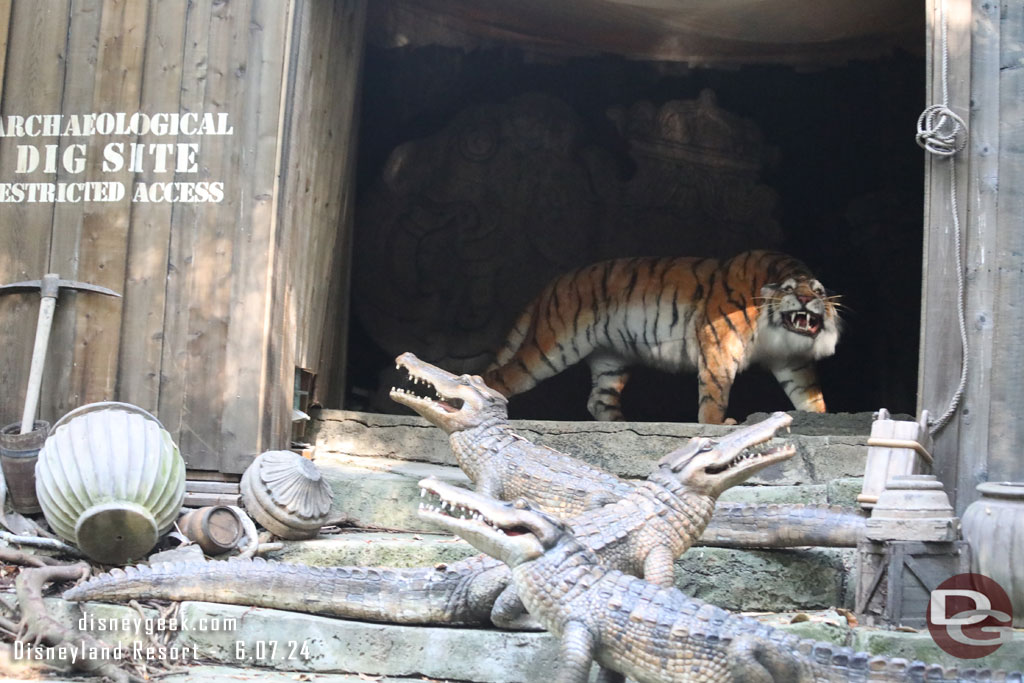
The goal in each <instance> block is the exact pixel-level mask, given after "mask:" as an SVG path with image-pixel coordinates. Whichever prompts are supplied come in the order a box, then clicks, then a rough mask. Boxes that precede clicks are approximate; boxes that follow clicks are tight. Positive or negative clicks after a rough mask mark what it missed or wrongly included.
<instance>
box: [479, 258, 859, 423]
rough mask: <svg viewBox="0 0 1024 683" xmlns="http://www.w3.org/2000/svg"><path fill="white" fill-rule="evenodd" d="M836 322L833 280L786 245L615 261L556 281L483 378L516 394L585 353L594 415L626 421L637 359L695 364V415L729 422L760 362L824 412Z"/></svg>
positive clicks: (789, 390)
mask: <svg viewBox="0 0 1024 683" xmlns="http://www.w3.org/2000/svg"><path fill="white" fill-rule="evenodd" d="M839 328H840V320H839V316H838V314H837V312H836V305H835V304H834V302H833V300H832V298H830V297H828V296H826V294H825V288H824V287H822V285H821V283H820V282H818V281H817V280H816V279H814V276H813V275H812V274H811V273H810V271H809V270H808V269H807V267H806V266H804V265H803V264H802V263H801V262H800V261H798V260H796V259H795V258H793V257H791V256H787V255H786V254H781V253H778V252H771V251H747V252H743V253H741V254H739V255H737V256H735V257H733V258H731V259H728V260H726V261H719V260H715V259H707V258H625V259H617V260H612V261H604V262H601V263H595V264H593V265H590V266H586V267H584V268H580V269H577V270H574V271H570V272H568V273H565V274H564V275H562V276H560V277H558V278H556V279H555V280H554V281H552V282H551V283H549V284H548V285H547V287H545V288H544V290H543V291H542V292H541V293H540V295H539V296H537V298H535V299H534V300H533V301H532V302H531V303H530V304H529V305H528V306H527V307H526V310H525V311H524V312H523V313H522V314H521V315H520V317H519V319H518V320H517V321H516V324H515V326H514V327H513V328H512V330H511V331H510V332H509V334H508V338H507V339H506V341H505V343H504V346H503V347H502V348H501V349H500V350H499V351H498V353H497V355H496V359H495V362H494V363H493V364H492V365H491V366H490V367H489V368H488V370H487V371H486V372H485V373H484V379H485V380H486V382H487V383H488V384H489V385H490V386H492V387H493V388H495V389H497V390H498V391H500V392H502V393H503V394H505V396H513V395H515V394H519V393H522V392H524V391H526V390H528V389H530V388H532V387H533V386H534V385H536V384H537V383H538V382H540V381H541V380H543V379H546V378H548V377H551V376H552V375H555V374H557V373H559V372H561V371H562V370H564V369H565V368H567V367H569V366H571V365H573V364H575V363H577V362H579V361H581V360H584V359H586V361H587V363H588V364H589V365H590V372H591V378H592V385H593V387H592V389H591V392H590V399H589V400H588V402H587V408H588V409H589V410H590V413H591V415H593V416H594V417H595V418H596V419H598V420H621V419H622V410H621V408H620V397H621V393H622V388H623V386H625V384H626V381H627V379H628V378H629V373H628V368H629V366H630V365H635V364H643V365H648V366H651V367H654V368H658V369H661V370H667V371H671V372H680V371H684V370H696V371H697V380H698V394H699V401H700V403H699V407H698V414H697V417H698V419H699V420H700V421H701V422H704V423H721V422H723V421H724V420H725V411H726V408H727V407H728V405H729V390H730V389H731V388H732V384H733V380H734V379H735V378H736V374H737V373H738V372H740V371H741V370H743V369H745V368H746V367H747V366H749V365H750V364H752V363H756V364H759V365H762V366H764V367H766V368H768V369H769V370H770V371H771V372H772V373H774V375H775V377H776V379H777V380H778V381H779V384H781V385H782V388H783V389H784V390H785V392H786V394H787V395H788V396H789V399H790V400H791V401H792V402H793V405H794V406H795V407H796V408H797V409H798V410H806V411H810V412H815V413H822V412H825V400H824V398H823V397H822V394H821V387H820V386H819V385H818V378H817V374H816V372H815V368H814V361H815V360H817V359H818V358H823V357H825V356H831V355H832V354H833V353H835V348H836V342H837V341H838V340H839Z"/></svg>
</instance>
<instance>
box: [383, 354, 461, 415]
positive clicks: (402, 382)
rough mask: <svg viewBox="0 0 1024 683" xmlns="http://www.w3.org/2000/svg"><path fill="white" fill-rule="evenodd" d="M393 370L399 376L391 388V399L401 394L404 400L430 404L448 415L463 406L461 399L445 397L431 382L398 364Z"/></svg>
mask: <svg viewBox="0 0 1024 683" xmlns="http://www.w3.org/2000/svg"><path fill="white" fill-rule="evenodd" d="M395 369H396V370H398V372H399V375H398V379H397V380H396V381H395V386H393V387H391V396H392V398H394V396H395V394H402V395H403V396H404V397H405V398H406V399H412V400H413V401H415V402H421V403H432V404H433V405H435V406H437V407H439V408H441V409H442V410H444V411H446V412H449V413H457V412H459V410H461V409H462V406H463V405H464V404H465V401H463V400H462V399H461V398H455V397H452V396H445V395H444V394H442V393H441V391H440V390H439V389H438V388H437V387H436V386H435V385H434V383H433V382H431V381H430V380H427V379H423V378H421V377H417V376H416V375H415V374H414V373H412V372H411V371H410V370H409V368H407V367H405V366H403V365H400V364H398V365H395Z"/></svg>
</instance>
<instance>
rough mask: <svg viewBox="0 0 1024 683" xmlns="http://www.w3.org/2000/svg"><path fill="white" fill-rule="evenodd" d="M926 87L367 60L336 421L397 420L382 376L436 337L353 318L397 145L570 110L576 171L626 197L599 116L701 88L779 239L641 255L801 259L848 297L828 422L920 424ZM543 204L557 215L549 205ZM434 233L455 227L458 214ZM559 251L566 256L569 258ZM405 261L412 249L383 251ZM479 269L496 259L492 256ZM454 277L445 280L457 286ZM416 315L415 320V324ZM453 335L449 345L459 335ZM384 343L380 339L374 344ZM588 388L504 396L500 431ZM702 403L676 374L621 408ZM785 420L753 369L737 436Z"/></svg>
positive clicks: (610, 130)
mask: <svg viewBox="0 0 1024 683" xmlns="http://www.w3.org/2000/svg"><path fill="white" fill-rule="evenodd" d="M924 85H925V61H924V58H923V57H921V56H918V55H912V54H909V53H906V52H900V51H897V52H895V53H894V54H891V55H890V56H887V57H884V58H880V59H876V60H871V61H852V62H850V63H848V64H846V65H844V66H838V67H830V68H823V69H820V70H813V71H806V70H804V71H801V70H796V69H794V68H791V67H786V66H749V67H743V68H738V69H734V70H733V69H730V70H726V69H704V68H702V69H687V68H686V67H685V66H681V65H668V66H666V65H665V64H656V63H650V62H641V61H631V60H628V59H625V58H621V57H617V56H612V55H606V56H597V57H585V58H572V59H565V60H561V61H547V60H545V61H539V60H537V59H534V58H533V57H531V55H530V54H527V53H524V52H522V51H521V50H519V49H516V48H512V47H507V48H502V49H488V50H477V51H472V52H464V51H462V50H459V49H453V48H443V47H423V48H398V49H384V48H379V47H372V46H371V47H368V48H367V53H366V59H365V69H364V76H363V98H362V114H361V124H360V125H361V127H360V132H359V159H358V169H359V170H358V187H357V210H356V232H355V240H354V257H353V261H354V278H353V284H352V290H351V291H352V301H353V314H352V320H351V323H350V337H349V342H348V348H349V351H348V363H349V365H348V368H347V383H346V384H347V387H348V393H347V395H346V397H345V404H344V406H343V407H345V408H347V409H354V410H367V411H372V412H401V411H402V410H401V408H400V407H399V406H397V405H395V404H393V403H392V402H390V401H389V400H388V399H387V395H386V393H387V388H388V386H389V385H390V379H389V375H388V372H387V371H388V370H389V369H393V367H394V360H393V359H394V357H395V355H397V353H398V352H400V351H403V350H412V351H414V352H416V353H418V354H419V355H421V357H423V358H425V359H427V360H435V359H434V358H431V351H432V349H435V346H434V345H433V341H432V339H433V338H432V337H431V336H430V335H434V336H436V335H437V333H436V332H431V333H429V334H424V333H423V330H422V327H423V325H422V322H421V320H422V318H420V319H416V318H410V319H409V320H408V321H407V328H408V333H409V336H408V343H407V344H404V343H403V340H402V339H401V335H402V331H403V327H402V320H401V315H397V316H395V318H396V320H394V321H392V322H391V323H390V326H389V327H388V328H387V334H382V333H381V326H380V325H379V324H378V323H377V321H375V320H372V319H371V318H373V316H374V315H377V313H375V312H374V306H360V301H368V300H372V299H373V298H374V296H375V294H376V293H375V291H374V289H375V288H376V287H377V285H376V284H375V283H374V282H372V281H369V279H368V278H366V277H365V275H364V274H365V273H367V272H369V271H373V270H375V269H379V268H383V267H385V264H382V263H380V262H379V261H380V257H379V254H378V253H375V252H374V251H373V249H374V247H373V246H371V242H372V241H373V240H374V239H376V236H377V235H378V232H377V231H378V230H379V229H380V226H379V225H377V224H376V223H375V218H376V216H377V215H378V214H375V213H374V211H375V209H374V208H373V203H374V202H375V201H379V199H374V193H375V192H377V188H379V187H380V185H381V183H382V174H385V173H388V172H389V171H388V168H387V165H388V160H389V158H390V157H391V155H392V153H393V151H394V150H395V149H396V147H398V146H399V145H402V144H405V143H409V142H411V141H417V140H423V139H427V138H431V136H437V135H439V134H440V133H441V132H442V131H444V130H445V128H446V126H450V125H451V124H452V122H453V121H455V120H457V119H458V117H459V116H460V114H463V113H464V112H466V111H468V110H471V109H472V108H474V107H479V106H481V105H496V106H502V105H505V104H507V103H509V102H510V101H512V100H514V99H515V98H518V97H522V96H525V95H528V94H532V93H542V94H545V95H548V96H550V97H553V98H557V99H558V100H559V101H561V102H564V103H565V105H566V106H567V107H568V108H569V109H570V110H571V112H572V113H573V115H574V116H575V117H577V121H578V127H579V128H578V131H577V133H576V135H575V139H574V142H573V150H572V152H571V153H570V156H575V157H577V158H578V159H583V161H581V163H585V162H586V161H587V159H588V158H589V157H588V155H593V154H600V155H601V158H602V160H603V162H602V163H603V164H604V166H603V168H611V169H613V173H614V176H615V177H614V178H611V179H610V180H609V181H608V182H613V183H628V182H629V181H630V180H631V179H633V178H634V177H635V174H637V173H638V168H637V163H636V160H635V159H634V158H633V157H631V155H630V152H629V148H628V145H627V142H626V140H625V139H624V138H623V136H622V134H621V131H620V130H619V129H617V128H616V126H615V125H614V124H613V122H612V120H611V119H610V118H609V116H608V112H609V110H614V109H615V108H618V110H619V111H622V110H628V109H629V108H630V107H632V106H633V105H635V104H636V103H637V102H642V101H646V102H650V103H651V104H652V105H653V106H654V107H655V108H657V107H660V106H662V105H664V104H665V103H668V102H670V101H675V100H695V99H696V98H698V97H699V96H700V95H701V93H702V92H704V91H707V90H711V91H713V93H714V96H715V99H716V102H717V106H718V107H720V108H721V109H722V110H725V111H727V112H729V113H731V114H734V115H736V116H738V117H742V118H743V119H746V120H748V121H750V122H752V123H753V124H755V125H756V126H757V128H758V129H759V130H760V134H761V136H762V139H763V142H764V144H765V146H766V149H770V150H772V154H770V155H766V157H765V160H764V163H763V164H762V166H761V170H760V173H759V183H760V184H761V185H764V186H767V187H769V188H771V190H773V191H774V193H775V195H776V199H775V202H774V205H773V210H772V213H773V215H772V216H771V218H772V219H773V220H774V222H775V224H777V227H778V230H779V239H777V240H775V241H774V242H772V241H771V240H762V242H770V243H757V240H751V241H750V242H749V243H744V242H735V243H734V244H733V243H729V242H728V240H727V241H726V243H724V244H723V243H719V244H717V245H716V246H715V248H714V249H713V251H715V252H721V253H693V254H683V253H678V252H677V251H676V250H677V248H678V247H677V245H674V244H670V243H664V244H663V246H661V247H659V248H658V249H657V251H656V253H652V254H643V255H686V256H690V255H692V256H705V255H710V256H724V255H729V254H728V252H729V251H731V252H738V251H742V250H745V249H749V248H755V247H762V246H772V247H776V248H779V249H781V250H783V251H786V252H788V253H791V254H792V255H794V256H797V257H798V258H800V259H801V260H803V261H804V262H805V263H807V264H808V265H809V266H810V267H811V268H812V270H813V271H814V272H815V274H816V275H817V277H818V278H819V279H820V280H821V281H822V282H823V283H824V284H825V285H826V286H827V287H828V288H829V289H831V290H833V291H835V292H837V293H839V294H842V295H843V299H842V304H843V313H842V315H843V319H844V321H845V327H844V332H843V335H842V337H841V339H840V343H839V346H838V350H837V352H836V354H835V356H833V357H832V358H829V359H826V360H824V361H822V362H820V363H819V366H818V367H819V374H820V376H821V381H822V385H823V390H824V394H825V399H826V402H827V403H828V408H829V412H854V411H867V410H875V409H877V408H879V407H883V406H884V407H886V408H888V409H889V410H890V411H892V412H894V413H899V412H904V413H914V412H915V403H916V390H917V354H918V337H919V318H920V315H919V314H920V296H921V294H920V292H921V270H920V269H921V246H922V205H923V197H922V195H923V187H924V183H923V176H922V173H923V162H922V152H921V150H920V149H919V148H918V147H917V146H916V144H915V141H914V125H915V121H916V119H917V116H918V114H919V113H920V109H921V106H922V102H924ZM594 150H597V152H595V151H594ZM431 182H435V183H436V179H433V180H432V181H431ZM434 186H435V187H436V184H435V185H434ZM598 194H599V193H598ZM424 195H425V197H426V199H427V200H430V201H431V202H439V201H441V200H440V199H438V198H437V197H436V196H434V195H432V194H431V193H430V192H425V193H424ZM548 201H552V202H554V203H556V204H557V198H556V199H550V198H549V199H548ZM431 206H433V204H432V205H431ZM571 209H572V207H571V206H570V207H569V208H568V209H567V210H571ZM499 210H500V209H499ZM439 211H440V210H439ZM446 216H447V214H446ZM437 220H438V221H440V222H444V221H449V222H450V221H456V222H457V221H458V220H460V219H459V214H458V211H457V210H455V211H454V213H452V215H451V216H447V217H445V218H438V219H437ZM642 229H643V226H639V225H638V226H637V227H636V230H642ZM686 229H687V230H697V229H699V228H697V227H694V226H686ZM423 230H424V231H426V230H427V228H423ZM453 235H454V236H455V237H453ZM460 235H461V237H460ZM420 237H422V239H420V240H419V242H417V244H418V245H420V246H419V248H420V249H421V250H423V251H421V252H420V253H417V254H406V255H405V256H404V258H406V259H407V261H409V262H410V263H418V262H419V261H418V260H417V259H428V258H429V259H434V260H438V259H439V260H442V261H443V260H444V259H445V258H446V254H449V253H454V252H460V250H461V251H467V250H470V251H471V250H473V249H477V248H478V241H479V240H480V239H481V237H480V235H479V234H478V233H476V232H474V231H473V230H464V231H463V232H461V233H460V232H459V231H457V230H456V231H454V232H451V231H449V232H446V233H438V238H437V239H436V240H433V241H431V240H430V239H428V237H429V235H427V236H423V235H420ZM563 237H564V239H566V240H568V239H571V235H567V236H559V235H557V234H556V235H553V236H552V239H553V240H556V241H557V240H559V239H563ZM459 240H465V242H462V243H460V242H459ZM603 244H611V245H614V244H615V240H614V239H610V238H607V236H606V238H605V242H604V243H603ZM655 244H657V243H655ZM566 247H567V245H560V248H561V249H563V253H564V252H565V250H566ZM728 247H732V248H731V249H728ZM401 248H407V245H406V246H404V247H403V246H402V245H398V244H396V245H394V249H401ZM644 248H645V249H648V250H650V249H653V248H652V247H644ZM431 250H432V252H431V253H427V252H428V251H431ZM492 251H493V248H492ZM569 251H571V245H569ZM590 252H591V245H588V244H579V245H578V256H579V260H580V261H581V262H586V261H587V260H588V259H587V258H586V257H587V256H589V255H590ZM460 253H461V252H460ZM631 255H641V254H636V253H621V254H614V253H613V254H600V256H601V257H602V258H604V257H611V256H631ZM487 258H489V259H492V260H493V259H495V258H497V259H499V260H500V254H499V255H498V256H495V255H494V254H493V253H491V254H489V255H488V257H487ZM595 260H596V259H595ZM574 265H580V264H579V263H578V264H574ZM516 266H517V264H515V263H508V264H505V265H504V266H503V267H507V268H512V269H514V268H515V267H516ZM368 269H369V271H368ZM555 272H557V271H553V272H552V273H551V274H554V273H555ZM462 276H464V273H453V274H452V277H454V278H456V279H458V277H462ZM473 282H474V281H473V280H459V281H458V282H457V283H456V284H455V285H453V286H455V287H462V288H463V289H465V288H471V287H473V286H474V284H473ZM435 284H436V283H435ZM424 286H425V285H424ZM436 286H438V287H442V285H436ZM442 289H443V287H442ZM536 289H539V287H535V288H534V290H536ZM535 293H536V291H530V292H526V293H524V294H523V295H522V296H525V297H526V298H529V297H530V296H532V295H533V294H535ZM440 296H442V298H443V296H444V293H443V292H442V293H441V294H440ZM378 308H379V307H378ZM378 313H379V310H378ZM428 313H429V311H426V312H424V311H418V312H417V315H420V314H422V315H426V314H428ZM517 313H518V310H507V311H503V312H502V313H501V315H500V316H499V317H500V318H502V319H503V320H506V321H511V320H512V319H513V318H514V316H515V315H516V314H517ZM471 323H472V321H470V322H467V323H466V324H467V325H470V326H471ZM505 324H506V325H507V324H508V323H507V322H506V323H505ZM417 328H419V329H417ZM452 335H453V336H454V337H458V335H459V331H458V330H455V331H453V332H452ZM383 337H387V339H386V340H385V341H383V342H382V338H383ZM425 338H426V339H425ZM386 346H390V347H391V348H386ZM435 355H436V354H435ZM479 362H480V361H479V359H478V358H469V357H468V356H467V358H466V360H465V362H461V361H460V362H453V363H451V365H454V366H457V367H449V368H448V369H451V370H453V371H463V370H474V369H477V370H478V369H479V368H475V367H473V365H474V363H476V364H479ZM439 364H441V365H444V364H445V363H443V362H442V363H439ZM589 387H590V380H589V374H588V371H587V368H586V367H585V366H584V365H579V366H576V367H574V368H571V369H570V370H568V371H566V372H564V373H562V374H560V375H557V376H555V377H553V378H551V379H549V380H546V381H544V382H542V383H541V384H540V385H539V386H538V387H536V388H535V389H533V390H532V391H530V392H528V393H526V394H523V395H520V396H516V397H513V399H512V400H511V403H510V415H511V416H512V417H514V418H536V419H568V420H587V419H590V416H589V414H588V413H587V411H586V397H587V394H588V392H589ZM696 396H697V390H696V380H695V378H694V377H693V376H692V375H680V376H670V375H666V374H664V373H660V372H656V371H653V370H645V369H639V368H638V369H637V371H636V372H635V373H634V374H633V376H632V379H631V380H630V383H629V384H628V386H627V388H626V391H625V393H624V396H623V404H624V410H625V413H626V415H627V419H633V420H641V421H649V420H654V421H662V420H664V421H694V420H695V419H696V410H697V401H696ZM790 408H791V405H790V404H789V401H788V400H787V398H786V397H785V395H784V394H783V392H782V390H781V389H780V388H779V386H778V384H777V383H776V382H775V380H774V378H773V377H771V375H770V374H768V373H767V372H766V371H762V370H759V369H757V368H751V369H749V370H747V371H746V372H744V373H742V374H741V375H740V376H739V378H738V380H737V383H736V385H735V386H734V388H733V391H732V398H731V401H730V406H729V415H730V416H731V417H735V418H737V419H738V420H740V421H742V420H743V419H744V417H745V416H746V415H747V414H749V413H751V412H757V411H765V410H775V409H782V410H786V409H790Z"/></svg>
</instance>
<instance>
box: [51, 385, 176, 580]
mask: <svg viewBox="0 0 1024 683" xmlns="http://www.w3.org/2000/svg"><path fill="white" fill-rule="evenodd" d="M64 423H66V424H64ZM35 474H36V495H37V496H38V498H39V504H40V506H41V507H42V508H43V515H45V517H46V521H47V523H48V524H49V525H50V528H52V529H53V530H54V531H55V532H56V533H57V535H59V536H60V537H61V538H63V539H65V540H67V541H70V542H72V543H74V544H76V545H78V547H79V548H81V549H82V551H83V552H84V553H85V554H86V555H88V556H89V557H90V558H92V559H93V560H96V561H97V562H102V563H105V564H123V563H126V562H129V561H131V560H134V559H138V558H139V557H142V556H143V555H145V554H146V553H147V552H149V551H150V550H152V548H153V546H155V545H156V542H157V541H158V540H159V539H160V537H161V536H162V535H163V534H164V533H166V532H167V531H169V530H170V528H171V527H172V526H174V521H175V519H177V517H178V512H179V511H180V510H181V505H182V502H183V501H184V498H185V461H184V460H183V459H182V457H181V453H179V452H178V447H177V446H176V445H175V444H174V441H173V440H172V439H171V435H170V434H169V433H168V432H167V430H165V429H164V428H163V427H162V426H161V425H160V423H159V422H158V421H157V420H156V418H154V417H153V416H152V415H149V413H146V412H145V411H144V410H142V409H141V408H136V407H135V406H131V405H128V404H115V403H102V404H91V405H88V406H82V408H79V409H76V410H74V411H72V412H70V413H68V414H67V415H65V416H64V417H63V418H61V419H60V420H58V421H57V424H55V425H54V429H53V431H52V433H51V434H50V436H49V438H47V439H46V443H45V444H43V448H42V450H41V451H39V459H38V461H37V462H36V472H35Z"/></svg>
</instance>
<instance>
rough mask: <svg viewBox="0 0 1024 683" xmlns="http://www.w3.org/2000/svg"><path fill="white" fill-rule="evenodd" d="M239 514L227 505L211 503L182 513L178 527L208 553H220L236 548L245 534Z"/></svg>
mask: <svg viewBox="0 0 1024 683" xmlns="http://www.w3.org/2000/svg"><path fill="white" fill-rule="evenodd" d="M239 514H240V513H239V512H235V510H232V509H231V508H229V507H227V506H226V505H211V506H209V507H203V508H199V509H197V510H192V511H190V512H187V513H186V514H184V515H182V517H181V519H179V520H178V529H180V530H181V533H182V534H184V535H185V537H186V538H188V539H190V540H192V541H195V542H196V543H197V544H198V545H199V547H200V548H202V549H203V552H205V553H206V554H207V555H220V554H222V553H226V552H227V551H229V550H231V549H233V548H235V547H236V546H237V545H238V542H239V541H240V540H241V538H242V536H243V535H244V534H245V530H244V528H243V527H242V520H241V519H239V517H238V515H239Z"/></svg>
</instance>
